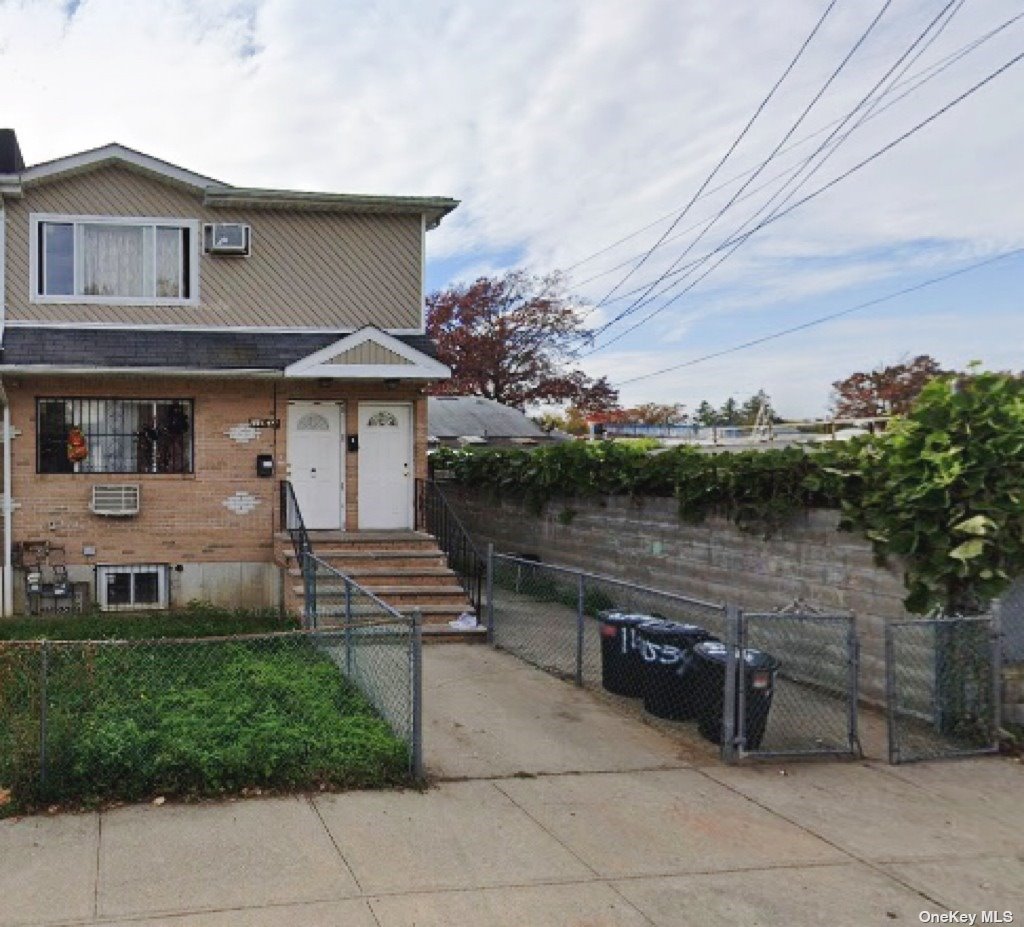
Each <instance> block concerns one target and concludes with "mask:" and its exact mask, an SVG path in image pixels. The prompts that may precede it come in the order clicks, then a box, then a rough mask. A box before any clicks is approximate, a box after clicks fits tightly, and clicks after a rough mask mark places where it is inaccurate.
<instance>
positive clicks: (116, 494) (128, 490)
mask: <svg viewBox="0 0 1024 927" xmlns="http://www.w3.org/2000/svg"><path fill="white" fill-rule="evenodd" d="M89 510H90V511H91V512H92V513H93V514H94V515H111V516H114V517H119V518H126V517H128V516H130V515H138V514H139V484H138V483H118V484H109V483H108V484H104V485H96V486H93V488H92V501H91V502H90V503H89Z"/></svg>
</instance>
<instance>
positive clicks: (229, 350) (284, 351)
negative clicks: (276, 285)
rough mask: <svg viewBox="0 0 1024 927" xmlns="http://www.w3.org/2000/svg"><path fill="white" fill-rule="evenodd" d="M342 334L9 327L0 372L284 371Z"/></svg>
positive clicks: (421, 346) (410, 338)
mask: <svg viewBox="0 0 1024 927" xmlns="http://www.w3.org/2000/svg"><path fill="white" fill-rule="evenodd" d="M346 334H347V333H346V332H313V333H302V334H278V333H274V332H232V331H224V332H208V331H143V330H138V329H135V330H125V329H106V328H102V329H71V328H11V327H9V328H7V329H6V331H5V332H4V340H3V360H2V361H0V371H2V370H3V368H4V367H5V366H8V365H18V366H21V365H25V364H50V365H60V366H73V367H184V368H196V369H201V370H232V369H236V370H237V369H261V370H283V369H284V368H285V367H287V366H288V365H289V364H291V363H294V362H295V361H297V360H300V359H301V358H303V357H306V356H307V355H309V354H312V353H313V352H314V351H319V350H320V349H321V348H325V347H327V345H329V344H332V343H333V342H335V341H338V340H339V339H340V338H344V337H345V335H346ZM399 340H400V341H404V342H405V343H406V344H407V345H409V346H410V347H412V348H415V349H416V350H417V351H422V352H423V353H424V354H426V355H428V356H430V357H436V354H437V352H436V349H435V347H434V343H433V342H432V341H431V340H430V339H429V338H427V337H426V336H425V335H402V336H400V337H399Z"/></svg>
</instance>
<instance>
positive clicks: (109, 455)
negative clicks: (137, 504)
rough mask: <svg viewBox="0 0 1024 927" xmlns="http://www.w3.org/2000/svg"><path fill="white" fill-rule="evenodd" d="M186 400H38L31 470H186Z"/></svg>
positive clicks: (189, 437) (189, 435) (189, 432)
mask: <svg viewBox="0 0 1024 927" xmlns="http://www.w3.org/2000/svg"><path fill="white" fill-rule="evenodd" d="M192 416H193V410H192V400H191V399H56V398H55V399H38V400H36V437H37V440H36V472H37V473H192V472H193V450H192V444H193V429H192Z"/></svg>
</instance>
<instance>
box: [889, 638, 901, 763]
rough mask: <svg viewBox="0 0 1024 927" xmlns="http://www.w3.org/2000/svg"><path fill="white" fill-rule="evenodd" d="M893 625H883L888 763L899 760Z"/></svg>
mask: <svg viewBox="0 0 1024 927" xmlns="http://www.w3.org/2000/svg"><path fill="white" fill-rule="evenodd" d="M893 634H894V630H893V626H892V625H891V624H888V623H887V624H886V626H885V726H886V729H887V730H888V734H889V763H890V764H892V765H896V764H897V763H899V761H900V750H899V742H898V740H897V738H896V643H895V640H894V639H893Z"/></svg>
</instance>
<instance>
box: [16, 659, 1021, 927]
mask: <svg viewBox="0 0 1024 927" xmlns="http://www.w3.org/2000/svg"><path fill="white" fill-rule="evenodd" d="M424 662H425V690H426V699H425V707H426V736H427V739H426V746H427V760H428V766H429V767H430V769H431V772H432V773H433V775H434V776H435V778H436V784H435V785H434V787H432V788H430V789H428V790H426V791H425V792H423V793H420V792H415V791H404V792H351V793H347V794H339V795H325V794H320V795H313V796H295V797H287V798H268V799H250V800H239V801H226V802H218V803H208V804H190V805H184V804H174V803H168V804H165V805H163V806H161V807H156V806H152V805H141V806H132V807H126V808H119V809H116V810H113V811H110V812H106V813H103V814H82V815H58V816H54V817H46V816H43V817H34V818H25V819H21V820H13V821H5V822H0V925H3V927H8V925H25V924H48V925H52V924H119V925H120V924H125V925H127V924H134V925H146V927H150V925H168V927H171V925H173V927H191V925H196V927H236V925H238V927H241V925H246V927H247V925H256V927H278V925H281V927H284V925H288V927H293V925H294V927H318V925H328V924H329V925H345V927H364V925H365V927H399V925H402V927H404V925H409V927H412V925H416V927H432V925H445V927H470V925H472V927H491V925H524V927H548V925H559V927H561V925H579V927H583V925H586V927H604V925H644V924H646V925H651V924H655V925H666V927H667V925H672V927H676V925H690V924H693V925H701V927H715V925H719V924H721V925H725V924H728V925H736V924H742V925H754V924H764V925H776V924H778V925H794V927H799V925H811V924H814V925H819V924H828V925H831V927H842V925H857V927H861V925H873V924H885V925H889V924H918V923H921V920H920V918H921V914H922V912H932V913H934V914H942V913H943V912H945V911H947V910H957V911H960V912H963V913H980V912H981V911H983V910H997V911H1013V912H1014V914H1015V919H1014V922H1017V923H1019V922H1020V921H1021V919H1022V918H1024V803H1022V802H1021V795H1022V794H1024V791H1022V785H1024V766H1021V765H1020V764H1018V763H1016V762H1013V761H1009V760H1005V759H999V758H984V759H977V760H963V761H959V762H950V763H941V764H939V763H937V764H930V765H918V766H907V767H888V766H884V765H881V764H876V763H873V762H865V763H835V762H834V763H806V764H796V763H794V764H786V765H780V764H772V765H770V766H769V765H759V766H748V767H724V766H721V765H719V764H718V763H716V762H715V760H714V755H713V752H711V751H709V750H707V749H706V748H705V747H704V746H702V745H701V744H699V743H695V744H682V743H681V742H680V741H679V740H678V738H672V737H669V736H667V735H665V734H663V733H661V732H659V731H657V730H655V729H653V728H650V727H647V726H645V725H642V724H639V723H637V722H636V721H635V720H633V719H630V718H628V717H624V716H623V715H622V714H621V713H619V712H618V711H616V710H615V709H614V708H613V707H611V706H609V705H607V704H605V703H603V702H602V701H601V700H599V699H597V698H595V697H594V696H592V695H588V694H587V693H584V692H581V691H578V690H575V689H574V688H573V687H572V686H570V685H568V684H566V683H564V682H560V681H558V680H556V679H553V678H551V677H548V676H545V675H544V674H543V673H540V672H539V671H537V670H534V669H531V668H530V667H528V666H525V665H524V664H522V663H520V662H519V661H517V660H515V659H514V658H512V657H509V656H507V655H503V654H499V653H495V652H493V651H491V650H489V649H487V648H484V647H480V646H454V645H445V646H437V647H431V648H427V650H426V651H425V661H424ZM977 922H978V923H980V918H979V919H978V921H977Z"/></svg>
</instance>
